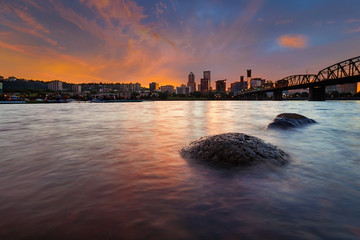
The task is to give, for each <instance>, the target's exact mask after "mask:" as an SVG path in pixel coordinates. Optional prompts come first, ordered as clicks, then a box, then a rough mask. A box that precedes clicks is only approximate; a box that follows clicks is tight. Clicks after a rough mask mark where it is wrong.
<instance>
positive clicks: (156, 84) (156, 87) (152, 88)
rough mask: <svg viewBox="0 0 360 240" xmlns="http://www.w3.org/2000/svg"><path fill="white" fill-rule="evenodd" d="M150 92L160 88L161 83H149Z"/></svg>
mask: <svg viewBox="0 0 360 240" xmlns="http://www.w3.org/2000/svg"><path fill="white" fill-rule="evenodd" d="M149 88H150V92H151V93H153V92H154V91H155V90H157V89H159V84H158V83H156V82H152V83H150V84H149Z"/></svg>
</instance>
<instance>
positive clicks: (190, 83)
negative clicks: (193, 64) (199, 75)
mask: <svg viewBox="0 0 360 240" xmlns="http://www.w3.org/2000/svg"><path fill="white" fill-rule="evenodd" d="M187 86H188V87H190V92H195V91H196V82H195V74H193V73H192V72H191V73H190V74H189V77H188V83H187Z"/></svg>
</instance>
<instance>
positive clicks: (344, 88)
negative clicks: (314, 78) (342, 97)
mask: <svg viewBox="0 0 360 240" xmlns="http://www.w3.org/2000/svg"><path fill="white" fill-rule="evenodd" d="M336 89H337V91H338V92H339V93H347V92H350V93H352V94H355V93H357V83H347V84H341V85H336Z"/></svg>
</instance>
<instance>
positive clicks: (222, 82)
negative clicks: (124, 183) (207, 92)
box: [216, 79, 226, 93]
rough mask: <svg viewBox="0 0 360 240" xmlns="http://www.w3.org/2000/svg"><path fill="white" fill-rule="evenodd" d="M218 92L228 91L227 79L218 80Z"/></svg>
mask: <svg viewBox="0 0 360 240" xmlns="http://www.w3.org/2000/svg"><path fill="white" fill-rule="evenodd" d="M216 92H217V93H225V92H226V79H224V80H217V81H216Z"/></svg>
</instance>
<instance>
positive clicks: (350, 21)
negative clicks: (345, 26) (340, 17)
mask: <svg viewBox="0 0 360 240" xmlns="http://www.w3.org/2000/svg"><path fill="white" fill-rule="evenodd" d="M357 22H360V19H356V18H352V19H348V20H346V21H345V23H357Z"/></svg>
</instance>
